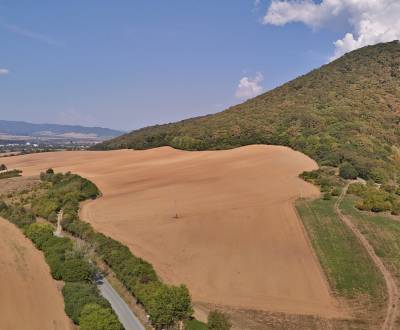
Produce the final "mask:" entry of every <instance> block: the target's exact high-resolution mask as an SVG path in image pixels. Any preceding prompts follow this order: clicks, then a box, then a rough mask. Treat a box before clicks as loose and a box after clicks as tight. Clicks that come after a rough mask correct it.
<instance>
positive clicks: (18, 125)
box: [0, 120, 123, 141]
mask: <svg viewBox="0 0 400 330" xmlns="http://www.w3.org/2000/svg"><path fill="white" fill-rule="evenodd" d="M121 134H123V132H121V131H117V130H113V129H109V128H102V127H84V126H79V125H58V124H32V123H27V122H23V121H8V120H0V139H3V140H5V139H7V140H9V139H12V138H14V139H18V138H21V139H22V138H25V139H26V138H38V139H49V140H51V139H64V140H82V139H84V140H99V141H103V140H107V139H111V138H114V137H117V136H119V135H121Z"/></svg>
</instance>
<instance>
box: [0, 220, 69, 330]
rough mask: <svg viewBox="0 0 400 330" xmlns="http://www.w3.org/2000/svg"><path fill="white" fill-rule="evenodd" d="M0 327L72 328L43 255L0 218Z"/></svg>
mask: <svg viewBox="0 0 400 330" xmlns="http://www.w3.org/2000/svg"><path fill="white" fill-rule="evenodd" d="M0 251H1V253H0V329H6V330H18V329H32V330H61V329H62V330H67V329H72V325H71V323H70V320H69V319H68V317H67V316H66V315H65V312H64V302H63V299H62V295H61V292H60V290H59V288H58V287H57V283H56V282H55V281H54V280H53V279H52V278H51V276H50V271H49V268H48V266H47V264H46V263H45V261H44V258H43V255H42V254H41V253H40V252H39V251H38V250H36V248H35V247H34V246H33V244H32V243H31V242H30V241H29V240H28V239H27V238H26V237H25V236H24V235H23V234H22V233H21V231H20V230H19V229H18V228H17V227H15V226H14V225H12V224H11V223H9V222H8V221H7V220H5V219H2V218H0Z"/></svg>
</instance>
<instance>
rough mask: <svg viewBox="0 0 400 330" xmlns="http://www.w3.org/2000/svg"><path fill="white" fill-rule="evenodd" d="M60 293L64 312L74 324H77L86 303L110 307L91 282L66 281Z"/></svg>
mask: <svg viewBox="0 0 400 330" xmlns="http://www.w3.org/2000/svg"><path fill="white" fill-rule="evenodd" d="M62 293H63V296H64V302H65V312H66V313H67V315H68V316H69V317H70V318H71V319H72V320H73V321H74V323H75V324H79V318H80V316H81V313H82V310H83V308H84V307H85V305H87V304H97V305H99V306H102V307H106V308H110V304H109V302H108V301H107V300H106V299H104V298H103V297H101V296H100V293H99V290H98V289H97V287H96V286H95V285H94V284H93V283H87V282H76V283H69V282H67V283H65V285H64V287H63V289H62Z"/></svg>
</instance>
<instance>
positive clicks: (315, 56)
mask: <svg viewBox="0 0 400 330" xmlns="http://www.w3.org/2000/svg"><path fill="white" fill-rule="evenodd" d="M368 1H369V0H368ZM328 2H329V1H328ZM256 3H257V1H256V2H255V1H254V0H235V1H232V0H218V1H216V0H202V1H198V0H180V1H178V0H170V1H167V0H153V1H146V0H118V1H99V0H85V1H82V0H69V1H50V0H47V1H46V0H43V1H42V0H40V1H34V0H31V1H27V0H26V1H24V0H18V1H15V0H8V1H1V0H0V119H9V120H26V121H31V122H52V123H53V122H55V123H67V124H83V125H99V126H105V127H111V128H118V129H123V130H131V129H135V128H139V127H142V126H146V125H150V124H155V123H164V122H170V121H175V120H179V119H184V118H187V117H191V116H197V115H202V114H207V113H213V112H217V111H220V110H223V109H225V108H226V107H228V106H230V105H234V104H237V103H239V102H242V101H243V99H245V98H246V95H248V96H250V94H251V93H252V92H255V93H259V92H261V90H262V91H265V90H268V89H271V88H273V87H275V86H278V85H280V84H282V83H284V82H286V81H288V80H290V79H292V78H295V77H296V76H298V75H300V74H303V73H306V72H308V71H309V70H311V69H313V68H316V67H319V66H320V65H322V64H324V63H326V62H327V61H328V60H329V58H330V57H331V56H332V55H333V54H334V52H335V45H334V44H333V43H334V42H335V41H336V40H338V39H341V38H342V37H343V35H344V34H345V33H346V31H347V30H349V29H351V27H350V26H349V25H348V24H347V23H346V21H345V20H344V21H343V19H342V20H341V21H340V22H341V24H338V23H337V22H336V24H335V22H333V24H328V25H326V26H325V25H324V26H323V25H322V24H321V26H318V27H316V26H312V24H310V23H309V22H308V23H307V22H306V21H305V20H304V19H302V18H301V17H300V18H299V19H293V18H290V19H287V20H286V21H284V22H282V21H278V22H277V21H274V22H272V23H273V24H266V23H267V22H266V19H265V16H266V14H267V11H268V9H269V8H270V5H271V2H270V1H260V3H259V4H258V5H256ZM319 4H321V1H319V2H316V5H319ZM289 9H293V10H295V11H296V10H297V8H289ZM279 10H282V8H277V9H276V11H277V13H278V14H279ZM285 13H286V12H285ZM275 14H276V13H275ZM274 17H276V16H274ZM342 18H343V17H342ZM291 20H292V21H291ZM343 22H344V23H345V24H342V23H343ZM336 48H337V46H336ZM246 79H247V80H246ZM240 82H241V86H242V87H243V88H245V89H246V88H250V91H247V92H250V94H248V93H246V90H245V91H244V94H243V93H241V92H240V91H238V85H239V84H240ZM254 87H255V89H254Z"/></svg>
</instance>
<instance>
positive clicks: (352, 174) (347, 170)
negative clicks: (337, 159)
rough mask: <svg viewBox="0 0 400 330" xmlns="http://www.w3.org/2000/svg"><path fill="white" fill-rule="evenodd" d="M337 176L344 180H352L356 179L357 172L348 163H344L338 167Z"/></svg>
mask: <svg viewBox="0 0 400 330" xmlns="http://www.w3.org/2000/svg"><path fill="white" fill-rule="evenodd" d="M339 175H340V176H341V177H342V178H343V179H346V180H354V179H357V176H358V172H357V170H356V169H355V168H354V166H353V165H351V164H350V163H348V162H345V163H343V164H341V165H340V167H339Z"/></svg>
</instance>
